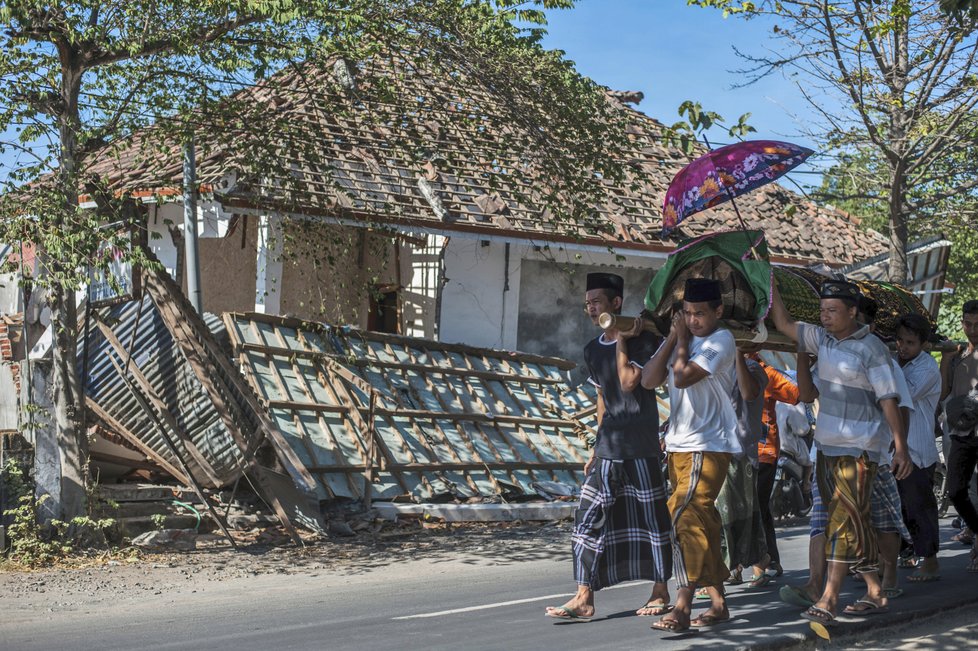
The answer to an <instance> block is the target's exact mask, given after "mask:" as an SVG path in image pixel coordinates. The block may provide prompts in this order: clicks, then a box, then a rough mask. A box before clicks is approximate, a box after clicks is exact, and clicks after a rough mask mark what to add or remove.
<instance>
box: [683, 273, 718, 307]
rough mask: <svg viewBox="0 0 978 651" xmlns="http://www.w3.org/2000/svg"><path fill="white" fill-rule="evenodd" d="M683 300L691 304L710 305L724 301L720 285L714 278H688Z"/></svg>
mask: <svg viewBox="0 0 978 651" xmlns="http://www.w3.org/2000/svg"><path fill="white" fill-rule="evenodd" d="M683 300H684V301H688V302H690V303H708V302H710V301H720V300H723V297H722V294H721V292H720V283H719V282H717V281H716V280H713V279H712V278H687V279H686V286H685V287H683Z"/></svg>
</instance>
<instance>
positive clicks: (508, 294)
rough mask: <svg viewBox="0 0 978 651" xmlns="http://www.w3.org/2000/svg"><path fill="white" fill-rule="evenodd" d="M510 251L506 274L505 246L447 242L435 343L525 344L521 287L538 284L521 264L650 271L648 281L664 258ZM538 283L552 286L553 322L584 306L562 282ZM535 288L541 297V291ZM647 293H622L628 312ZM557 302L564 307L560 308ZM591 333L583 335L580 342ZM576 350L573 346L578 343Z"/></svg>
mask: <svg viewBox="0 0 978 651" xmlns="http://www.w3.org/2000/svg"><path fill="white" fill-rule="evenodd" d="M509 249H510V255H509V265H508V269H507V266H506V262H505V257H506V256H505V253H506V244H505V242H501V241H498V240H493V241H490V240H476V239H468V238H461V237H457V236H455V237H452V238H450V239H449V241H448V244H447V246H446V248H445V278H446V283H445V287H444V290H443V294H442V300H441V322H440V324H439V333H438V334H439V336H438V338H439V340H441V341H444V342H458V343H465V344H470V345H473V346H483V347H488V348H503V349H507V350H517V349H519V348H520V346H519V342H520V340H521V339H524V338H523V337H520V336H519V332H518V323H519V309H520V307H519V306H520V292H521V282H536V281H537V280H538V278H537V277H536V276H534V275H533V274H529V275H526V274H523V273H522V266H523V261H524V260H533V261H538V262H549V263H550V264H553V265H554V266H555V267H558V268H560V269H561V270H562V271H566V272H567V274H568V275H570V274H573V275H575V276H578V275H579V276H581V277H583V276H584V275H585V274H586V272H589V271H598V270H600V271H610V272H612V273H614V271H615V269H616V268H622V267H627V268H634V269H644V270H648V273H649V276H650V277H651V273H652V270H653V269H657V268H659V267H661V266H662V264H663V262H664V260H665V254H656V255H654V256H651V257H650V256H649V255H635V254H633V255H628V254H627V252H626V253H623V254H622V255H621V256H616V254H614V253H610V252H605V251H589V250H581V249H576V248H574V247H572V246H567V247H564V246H557V245H551V246H550V247H549V248H548V247H541V246H535V245H534V244H532V243H526V242H518V243H517V242H514V243H511V244H510V245H509ZM521 277H522V280H521ZM506 278H508V279H509V290H508V291H504V286H505V282H504V281H505V279H506ZM541 282H548V283H549V284H548V286H552V289H553V292H554V294H553V297H554V306H555V307H554V309H553V315H554V318H556V319H559V318H561V312H562V311H565V310H568V309H570V310H576V309H577V307H579V306H583V301H584V294H583V292H581V293H580V295H579V296H578V295H576V294H575V295H574V296H567V295H566V294H567V293H568V289H567V286H566V285H565V284H564V283H551V282H550V281H541ZM533 289H534V291H535V292H540V288H539V287H534V288H533ZM645 289H646V288H645V287H640V288H626V308H632V313H637V310H638V309H640V308H641V304H642V298H644V295H645ZM558 292H559V294H558ZM557 298H560V299H561V300H560V303H562V305H560V306H559V308H558V307H557V303H558V301H557V300H556V299H557ZM581 310H583V307H581ZM626 311H628V310H627V309H626ZM589 334H590V333H582V337H586V336H587V335H589ZM574 345H575V346H577V342H575V343H574ZM581 345H583V343H582V344H581ZM527 352H536V351H530V350H528V351H527Z"/></svg>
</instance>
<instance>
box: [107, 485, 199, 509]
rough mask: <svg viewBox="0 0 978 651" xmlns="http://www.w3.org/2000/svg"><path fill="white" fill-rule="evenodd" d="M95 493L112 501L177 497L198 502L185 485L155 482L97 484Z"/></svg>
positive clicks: (193, 493) (138, 500) (137, 500)
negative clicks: (158, 483)
mask: <svg viewBox="0 0 978 651" xmlns="http://www.w3.org/2000/svg"><path fill="white" fill-rule="evenodd" d="M96 495H97V496H98V497H100V498H102V499H104V500H112V501H114V502H142V501H159V500H172V499H177V500H180V501H181V502H189V503H191V504H192V503H195V502H200V498H199V497H197V493H195V492H194V490H193V489H191V488H187V487H185V486H170V485H157V484H99V486H98V488H97V490H96Z"/></svg>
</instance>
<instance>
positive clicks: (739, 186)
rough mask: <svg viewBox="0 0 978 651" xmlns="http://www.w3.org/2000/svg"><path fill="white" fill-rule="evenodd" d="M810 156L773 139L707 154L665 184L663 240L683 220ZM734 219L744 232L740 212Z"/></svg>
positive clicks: (799, 149) (756, 141) (779, 173)
mask: <svg viewBox="0 0 978 651" xmlns="http://www.w3.org/2000/svg"><path fill="white" fill-rule="evenodd" d="M812 153H813V152H812V150H811V149H806V148H805V147H799V146H798V145H793V144H791V143H788V142H778V141H776V140H747V141H745V142H737V143H734V144H732V145H727V146H726V147H720V148H719V149H714V150H713V151H710V152H707V153H706V154H704V155H702V156H700V157H699V158H697V159H696V160H694V161H693V162H692V163H690V164H689V165H687V166H686V167H684V168H683V169H681V170H680V171H679V173H678V174H676V176H675V178H673V179H672V183H670V184H669V189H668V190H667V191H666V200H665V202H664V203H663V206H662V235H663V237H665V236H666V235H668V234H669V232H670V231H672V230H673V229H674V228H676V226H678V225H679V222H681V221H682V220H683V219H685V218H686V217H688V216H690V215H692V214H694V213H697V212H699V211H701V210H706V209H707V208H712V207H713V206H716V205H717V204H721V203H723V202H724V201H733V198H734V197H736V196H738V195H741V194H746V193H747V192H750V191H751V190H753V189H754V188H759V187H761V186H762V185H765V184H767V183H770V182H771V181H773V180H775V179H776V178H778V177H780V176H782V175H784V174H786V173H787V172H789V171H790V170H792V169H794V168H795V167H797V166H798V165H800V164H801V163H803V162H804V161H805V159H806V158H808V157H809V156H811V155H812ZM734 210H737V204H736V203H734ZM737 218H738V219H740V223H741V225H742V226H743V227H744V230H747V226H746V224H744V220H743V218H741V217H740V211H737Z"/></svg>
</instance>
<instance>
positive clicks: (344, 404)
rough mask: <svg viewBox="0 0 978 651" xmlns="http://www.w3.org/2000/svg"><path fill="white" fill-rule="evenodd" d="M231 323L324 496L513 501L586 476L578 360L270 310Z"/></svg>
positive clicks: (275, 414)
mask: <svg viewBox="0 0 978 651" xmlns="http://www.w3.org/2000/svg"><path fill="white" fill-rule="evenodd" d="M224 320H225V324H226V326H227V330H228V335H229V337H230V340H231V344H232V347H233V349H234V354H235V357H236V359H237V361H238V363H239V364H240V365H241V368H242V370H243V372H244V375H245V377H246V378H247V379H248V381H249V382H250V383H251V385H252V387H253V388H254V390H255V392H256V393H257V394H258V396H259V399H260V401H261V403H262V405H263V406H264V407H265V408H266V409H267V410H268V414H269V416H270V417H271V419H272V420H273V421H274V423H275V425H276V426H277V427H278V429H279V431H280V432H281V434H282V436H283V437H284V438H285V439H286V440H287V441H288V442H289V444H290V445H291V446H292V448H293V450H294V451H295V453H296V454H297V455H298V456H299V457H300V458H301V460H302V462H303V464H304V465H305V466H306V468H307V470H308V471H309V472H310V473H311V474H312V475H313V476H314V477H315V478H316V479H317V482H318V492H319V496H320V498H322V499H335V498H353V499H360V498H364V497H367V498H370V497H376V498H378V499H394V498H398V497H401V496H404V495H408V494H410V495H411V496H412V497H413V498H414V499H418V500H431V499H438V498H440V497H444V498H447V497H455V498H461V499H464V498H471V497H483V498H485V497H491V496H503V497H505V498H506V499H512V498H518V497H521V496H530V495H537V494H541V493H543V494H545V493H546V492H547V484H546V483H547V482H556V483H558V484H561V485H564V486H568V487H572V488H574V489H576V487H577V486H579V485H580V482H581V481H582V479H583V473H582V469H583V464H584V462H585V460H586V458H587V456H588V453H587V451H586V449H585V445H584V442H583V440H582V437H581V436H579V434H580V433H581V432H580V430H581V428H582V425H581V421H580V420H579V419H578V418H576V416H577V415H578V414H580V413H582V412H586V411H588V409H589V408H590V407H592V405H593V402H592V400H591V398H590V397H589V396H588V395H587V394H586V393H585V392H584V391H583V390H582V389H580V388H574V387H571V386H569V385H568V383H567V378H566V370H567V369H569V368H571V367H573V364H572V363H571V362H567V361H565V360H560V359H556V358H546V357H539V356H535V355H526V354H521V353H508V352H503V351H496V350H488V349H480V348H474V347H469V346H463V345H458V344H443V343H439V342H435V341H429V340H423V339H414V338H409V337H400V336H394V335H386V334H380V333H374V332H366V331H360V330H355V329H349V328H336V327H330V326H326V325H323V324H319V323H311V322H302V321H298V320H295V319H287V318H283V317H274V316H267V315H262V314H247V315H245V314H225V315H224ZM368 476H369V477H370V481H369V482H368V483H365V478H366V477H368ZM365 486H369V489H367V490H365ZM551 488H552V486H551Z"/></svg>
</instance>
